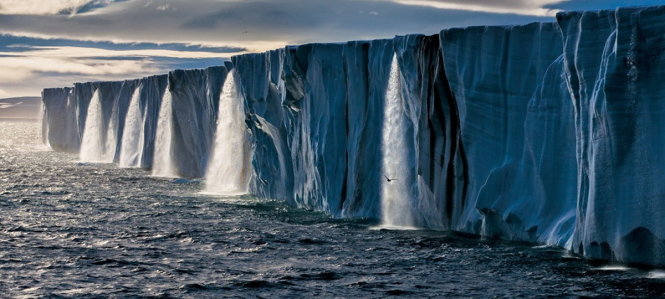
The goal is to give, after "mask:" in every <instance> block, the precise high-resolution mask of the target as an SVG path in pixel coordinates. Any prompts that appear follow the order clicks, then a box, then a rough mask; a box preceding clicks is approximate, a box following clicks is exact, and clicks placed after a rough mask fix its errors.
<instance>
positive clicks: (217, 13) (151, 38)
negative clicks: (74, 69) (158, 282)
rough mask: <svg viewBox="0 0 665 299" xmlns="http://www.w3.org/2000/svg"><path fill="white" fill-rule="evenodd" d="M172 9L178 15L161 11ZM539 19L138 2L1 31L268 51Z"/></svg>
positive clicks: (17, 22) (371, 8)
mask: <svg viewBox="0 0 665 299" xmlns="http://www.w3.org/2000/svg"><path fill="white" fill-rule="evenodd" d="M400 1H404V0H400ZM456 1H459V0H456ZM470 1H476V2H477V1H481V0H470ZM511 1H517V0H511ZM488 2H491V1H488ZM166 4H168V5H169V7H171V8H172V9H169V10H163V11H162V10H158V9H157V8H158V7H160V6H163V5H166ZM515 5H516V4H515ZM494 6H498V5H494ZM368 12H373V13H372V14H371V15H370V14H368ZM539 20H545V18H541V17H538V16H525V15H516V14H507V13H504V14H496V13H490V12H474V11H464V10H450V9H433V8H432V7H426V6H422V5H414V3H407V4H404V3H398V2H395V1H389V0H380V1H379V0H362V1H357V0H336V1H328V0H309V1H303V0H281V1H269V0H244V1H237V0H198V1H188V0H168V1H166V0H164V1H148V0H134V1H125V2H118V3H114V4H113V5H109V6H107V7H105V8H101V9H98V10H97V11H95V13H93V14H80V15H74V16H62V15H46V16H16V15H5V16H2V17H0V32H4V33H11V34H14V35H26V36H31V37H57V38H66V39H81V40H93V41H116V42H152V43H189V44H200V45H208V46H219V45H224V46H233V47H242V48H247V49H248V50H249V51H265V50H268V49H273V48H277V47H281V46H283V45H285V44H297V43H303V42H337V41H346V40H355V39H372V38H383V37H392V36H394V35H396V34H408V33H429V34H433V33H436V32H438V31H439V30H441V29H443V28H446V27H459V26H468V25H479V24H488V25H492V24H520V23H528V22H533V21H539ZM550 20H552V19H551V18H550Z"/></svg>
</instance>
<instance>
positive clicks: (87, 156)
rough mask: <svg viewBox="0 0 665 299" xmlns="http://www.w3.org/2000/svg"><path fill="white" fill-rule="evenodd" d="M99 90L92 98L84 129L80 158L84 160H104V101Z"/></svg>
mask: <svg viewBox="0 0 665 299" xmlns="http://www.w3.org/2000/svg"><path fill="white" fill-rule="evenodd" d="M101 102H102V101H101V98H100V96H99V91H98V90H96V91H95V93H94V94H93V95H92V98H91V99H90V105H89V106H88V114H87V118H86V121H85V127H84V129H83V139H82V140H81V152H80V156H79V158H80V159H81V161H83V162H104V160H105V159H104V152H105V148H106V144H105V143H104V138H103V137H104V135H105V133H106V132H104V123H103V122H104V120H103V115H102V103H101Z"/></svg>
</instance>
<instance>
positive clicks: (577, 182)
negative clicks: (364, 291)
mask: <svg viewBox="0 0 665 299" xmlns="http://www.w3.org/2000/svg"><path fill="white" fill-rule="evenodd" d="M663 15H665V7H664V6H656V7H642V8H619V9H617V10H612V11H594V12H562V13H559V14H558V15H557V18H556V21H555V22H551V23H532V24H526V25H518V26H476V27H468V28H452V29H444V30H442V31H441V32H440V33H439V34H435V35H429V36H427V35H419V34H414V35H406V36H397V37H395V38H392V39H380V40H371V41H351V42H345V43H330V44H320V43H314V44H306V45H300V46H287V47H285V48H281V49H276V50H272V51H268V52H265V53H250V54H243V55H238V56H234V57H232V58H231V59H230V61H227V62H225V63H224V65H222V66H212V67H209V68H207V69H198V70H175V71H172V72H170V73H169V74H166V75H159V76H151V77H146V78H142V79H135V80H126V81H118V82H91V83H76V84H74V86H73V87H66V88H49V89H44V91H43V92H42V98H43V102H44V119H43V134H44V140H45V141H46V142H47V143H48V144H49V145H50V146H51V147H52V148H53V149H54V150H58V151H67V152H73V153H79V155H80V159H81V160H82V161H88V162H103V163H117V164H118V165H120V166H121V167H141V168H144V169H146V170H150V171H152V173H153V175H156V176H165V177H184V178H204V177H205V178H206V190H208V191H210V192H212V193H222V194H224V193H232V194H237V193H249V194H252V195H253V196H257V197H260V198H266V199H276V200H283V201H287V202H288V203H290V204H292V205H294V206H297V207H300V208H305V209H312V210H318V211H323V212H326V213H328V214H329V215H331V216H332V217H343V218H370V219H377V220H380V226H381V227H387V228H412V227H421V228H429V229H436V230H452V231H458V232H464V233H470V234H476V235H480V236H483V237H486V238H497V239H505V240H518V241H528V242H534V243H541V244H547V245H552V246H560V247H565V248H567V249H569V250H570V251H572V252H573V253H576V254H579V255H581V256H584V257H586V258H589V259H598V260H611V261H617V262H623V263H635V264H646V265H657V266H665V242H664V241H663V239H664V238H665V222H664V221H665V220H662V219H665V218H664V217H662V216H665V215H664V213H665V212H664V211H665V198H661V196H663V194H665V190H662V189H663V188H665V187H663V186H662V184H659V178H661V177H664V176H665V168H663V167H660V166H661V165H665V163H663V162H665V161H661V159H665V158H663V157H665V156H663V155H662V154H661V153H662V152H663V150H662V148H663V147H664V145H665V139H663V137H662V136H663V134H660V132H659V130H660V128H661V127H662V126H663V125H662V124H661V122H662V120H663V119H665V115H663V114H665V112H664V111H665V108H663V107H665V102H664V101H663V98H665V86H663V85H662V84H659V80H662V78H665V71H664V70H665V37H664V36H663V34H662V32H664V31H665V22H663V20H665V19H663ZM661 102H663V103H661ZM661 156H663V157H661Z"/></svg>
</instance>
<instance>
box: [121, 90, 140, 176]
mask: <svg viewBox="0 0 665 299" xmlns="http://www.w3.org/2000/svg"><path fill="white" fill-rule="evenodd" d="M141 89H142V87H141V86H137V87H136V89H135V90H134V93H133V94H132V98H131V100H130V102H129V108H128V110H127V117H125V130H124V131H123V134H122V146H121V149H120V167H141V166H142V165H141V159H142V157H143V146H144V141H145V135H144V132H143V128H144V121H145V119H144V117H143V114H142V113H141V103H140V102H141Z"/></svg>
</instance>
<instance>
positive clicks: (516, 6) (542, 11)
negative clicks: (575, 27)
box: [392, 0, 566, 17]
mask: <svg viewBox="0 0 665 299" xmlns="http://www.w3.org/2000/svg"><path fill="white" fill-rule="evenodd" d="M392 1H394V2H396V3H400V4H404V5H418V6H427V7H433V8H437V9H454V10H465V11H478V12H490V13H497V14H518V15H528V16H541V17H545V16H554V15H556V13H557V12H559V10H557V9H550V8H546V6H548V5H552V4H556V3H561V2H564V1H566V0H534V1H521V0H517V1H503V2H500V1H460V0H457V1H445V0H392Z"/></svg>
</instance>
